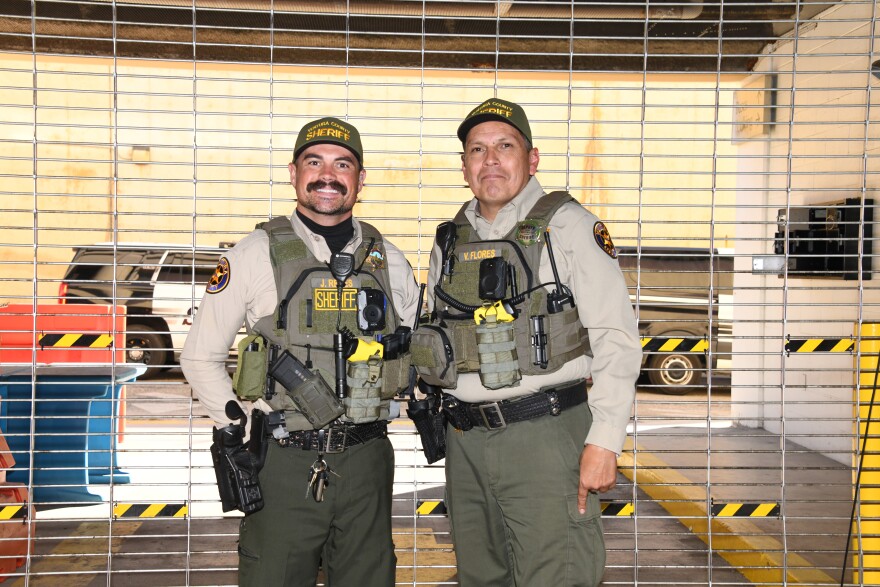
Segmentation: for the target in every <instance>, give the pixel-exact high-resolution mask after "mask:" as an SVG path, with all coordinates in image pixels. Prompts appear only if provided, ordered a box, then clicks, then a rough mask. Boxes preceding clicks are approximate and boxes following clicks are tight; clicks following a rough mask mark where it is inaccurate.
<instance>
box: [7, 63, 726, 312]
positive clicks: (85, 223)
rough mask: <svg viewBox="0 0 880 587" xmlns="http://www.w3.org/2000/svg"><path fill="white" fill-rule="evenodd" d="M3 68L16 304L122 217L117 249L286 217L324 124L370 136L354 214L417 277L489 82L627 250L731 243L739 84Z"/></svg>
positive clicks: (191, 238)
mask: <svg viewBox="0 0 880 587" xmlns="http://www.w3.org/2000/svg"><path fill="white" fill-rule="evenodd" d="M0 60H2V63H3V67H4V68H5V69H6V71H7V72H9V73H7V74H6V75H7V77H6V79H5V82H4V83H5V84H6V85H8V86H14V87H16V88H17V89H13V90H9V91H6V90H4V92H6V96H5V97H4V102H5V103H6V104H7V107H4V108H3V109H2V114H0V117H2V119H0V140H2V141H3V144H4V154H3V155H2V156H0V173H2V174H3V175H4V176H5V180H4V187H3V188H2V191H3V192H5V194H6V196H5V197H4V200H5V201H6V202H7V204H6V205H4V206H3V208H4V210H5V212H4V216H5V222H4V225H5V226H6V227H7V230H5V231H4V237H2V238H0V241H2V242H0V263H2V265H0V266H2V272H3V275H4V279H3V281H2V282H0V299H4V300H7V301H8V300H17V301H27V300H30V299H31V298H32V296H33V291H34V285H33V280H34V278H35V277H36V279H37V288H36V290H37V291H38V293H39V295H40V296H46V297H47V298H52V297H53V296H54V295H55V293H56V292H57V280H58V279H60V277H61V276H62V275H63V272H64V269H65V265H66V262H67V261H68V260H69V259H70V257H71V249H70V247H71V246H74V245H77V244H88V243H94V242H105V241H111V240H113V238H114V228H115V230H116V232H117V238H118V240H119V241H120V242H131V241H143V242H174V243H191V242H196V243H198V244H205V245H213V244H217V243H218V242H220V241H225V240H233V241H234V240H237V239H238V238H240V237H241V236H242V235H243V234H245V233H247V232H248V231H249V230H250V229H251V228H252V227H253V225H254V224H255V223H256V222H258V221H261V220H263V219H265V218H266V217H267V216H270V215H277V214H289V213H290V212H291V211H292V209H293V201H292V200H293V190H292V188H291V187H290V185H289V184H288V179H289V178H288V175H287V169H286V165H287V162H288V161H289V159H290V150H291V147H292V145H293V142H294V139H295V137H296V133H297V131H298V130H299V128H300V127H301V126H302V124H303V123H304V122H306V121H307V120H309V119H313V118H316V117H320V116H327V115H335V116H340V117H342V116H348V117H350V119H351V120H352V121H353V122H354V123H355V124H356V125H357V126H358V128H359V129H360V130H361V133H362V135H363V140H364V144H365V148H366V151H367V153H366V156H365V164H366V166H367V168H368V175H367V188H366V189H365V191H364V192H363V193H362V197H361V203H360V204H359V206H358V208H357V209H356V213H357V214H358V215H359V216H360V217H362V218H366V219H369V220H371V221H373V222H374V223H375V224H377V225H378V226H379V228H380V229H381V230H383V231H385V232H386V233H387V234H389V235H390V236H391V238H392V239H393V240H394V241H395V242H397V244H398V245H399V246H401V247H402V248H403V249H404V250H405V251H406V252H407V254H408V256H409V257H410V259H411V261H412V263H413V266H414V267H416V268H417V271H418V272H420V273H421V272H422V271H423V270H424V268H425V266H426V264H427V251H428V249H429V247H430V243H431V241H430V239H431V236H432V234H433V230H434V227H435V226H436V224H437V223H438V222H439V221H442V220H444V219H448V218H449V217H450V216H451V215H452V214H453V213H454V211H455V210H456V209H457V207H458V205H459V204H460V203H461V202H462V201H464V200H465V199H467V198H469V197H470V192H469V191H468V190H467V189H466V188H465V187H463V180H462V177H461V172H460V159H459V155H458V152H459V149H460V144H459V143H458V141H457V140H456V139H455V137H454V132H455V128H456V127H457V125H458V122H459V121H460V119H461V118H462V117H463V115H464V114H465V113H466V112H467V110H468V109H469V108H470V107H472V106H473V105H475V104H477V103H479V102H480V101H482V100H484V99H485V98H487V97H490V96H491V95H493V93H494V90H493V85H497V87H498V91H497V94H498V95H499V96H500V97H504V98H507V99H512V100H515V101H517V102H520V103H522V104H525V105H526V108H527V111H528V113H529V116H530V119H531V120H532V126H533V134H534V136H535V143H536V146H537V147H538V148H539V150H540V152H541V165H540V171H539V174H538V177H539V178H540V179H541V181H542V183H543V185H544V186H545V188H547V189H548V190H549V189H558V188H566V187H568V188H569V189H570V190H571V192H572V193H573V194H574V195H575V196H576V197H577V198H578V199H579V200H580V201H582V202H583V203H584V204H585V205H587V206H588V207H590V208H591V209H592V210H593V211H594V212H596V213H597V214H598V215H599V216H600V217H602V218H604V219H606V220H607V221H608V222H609V225H610V226H611V230H612V235H613V236H615V239H616V241H617V242H618V244H633V243H634V242H635V239H636V238H637V237H638V236H641V238H642V242H643V244H656V245H675V244H693V245H699V246H708V245H709V244H710V239H712V241H711V242H712V244H713V245H714V246H716V247H727V248H729V247H731V246H732V242H733V241H732V240H731V237H732V235H733V232H734V230H733V202H734V199H735V198H734V190H735V182H734V173H733V172H734V169H735V167H734V157H733V155H734V153H735V151H734V148H735V147H734V146H733V145H732V144H731V142H730V140H729V139H730V128H731V124H730V120H731V112H732V98H733V90H735V89H736V88H737V87H738V86H739V84H740V82H741V79H740V78H721V79H720V80H719V79H716V76H714V75H710V76H698V75H692V76H688V75H679V76H670V75H654V76H648V77H647V80H646V81H645V80H643V78H642V76H641V75H635V74H601V75H600V74H594V75H586V74H584V75H580V74H578V75H572V76H569V74H567V73H543V74H542V73H503V72H499V73H498V74H497V77H496V75H495V74H494V73H493V72H483V71H480V72H463V71H424V72H421V71H417V70H413V71H402V70H356V69H351V70H348V71H346V70H345V69H339V68H328V67H287V66H285V67H272V68H270V67H268V66H249V65H243V64H235V65H228V64H214V63H211V64H202V63H199V64H193V63H171V62H147V61H144V62H138V61H125V60H119V61H116V62H115V63H114V61H113V60H112V59H103V58H68V57H58V56H37V57H36V59H35V60H34V58H32V57H31V56H26V55H14V54H3V55H0ZM34 63H36V71H37V73H36V75H34ZM34 83H36V88H37V91H36V92H34V91H33V88H34ZM34 99H36V108H34ZM716 121H717V124H716ZM35 122H36V125H35V124H34V123H35ZM35 128H36V131H35ZM35 150H36V163H35V160H34V155H35ZM34 174H36V179H34ZM34 210H36V213H35V212H34ZM114 225H115V227H114ZM35 245H36V246H35Z"/></svg>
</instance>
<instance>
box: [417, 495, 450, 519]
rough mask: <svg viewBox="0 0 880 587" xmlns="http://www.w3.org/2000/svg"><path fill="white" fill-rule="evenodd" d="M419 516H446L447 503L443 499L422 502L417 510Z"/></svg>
mask: <svg viewBox="0 0 880 587" xmlns="http://www.w3.org/2000/svg"><path fill="white" fill-rule="evenodd" d="M416 515H417V516H430V515H435V516H439V515H446V503H445V502H444V501H443V500H442V499H431V500H425V501H420V502H419V505H418V507H417V508H416Z"/></svg>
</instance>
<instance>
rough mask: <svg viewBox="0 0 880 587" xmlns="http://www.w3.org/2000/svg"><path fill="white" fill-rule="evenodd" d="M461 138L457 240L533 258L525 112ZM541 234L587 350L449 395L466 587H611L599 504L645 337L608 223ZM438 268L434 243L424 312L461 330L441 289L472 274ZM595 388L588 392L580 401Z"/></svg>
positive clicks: (587, 217)
mask: <svg viewBox="0 0 880 587" xmlns="http://www.w3.org/2000/svg"><path fill="white" fill-rule="evenodd" d="M458 136H459V139H460V140H461V141H462V146H463V149H464V152H463V155H462V172H463V174H464V179H465V181H466V182H467V184H468V185H469V187H470V189H471V191H472V192H473V194H474V198H473V199H472V200H471V201H470V202H469V203H467V204H466V205H465V206H464V207H463V209H462V211H460V213H459V215H458V216H457V217H456V220H455V223H456V225H459V226H461V225H462V224H464V225H465V226H467V227H468V229H467V230H466V231H464V232H462V231H461V229H459V235H461V234H469V233H470V232H471V231H475V233H476V237H477V240H476V241H473V240H472V241H471V243H474V242H476V243H480V242H485V241H489V242H490V244H487V245H485V250H478V251H477V252H478V253H480V254H482V253H484V252H486V253H488V252H491V249H492V247H493V246H495V245H492V244H491V241H496V242H497V241H502V240H506V241H507V242H514V241H517V240H520V239H523V238H524V240H525V241H526V245H525V246H524V248H528V247H534V246H538V245H537V244H536V243H540V242H541V238H542V236H541V234H540V233H539V231H537V230H535V228H534V227H535V226H541V224H540V222H539V221H531V220H527V219H526V217H527V215H528V214H529V212H530V211H531V210H532V209H533V207H534V206H535V205H536V204H537V203H538V202H539V201H542V199H543V198H545V197H546V196H545V195H544V190H543V188H542V187H541V185H540V183H539V182H538V180H537V179H536V178H535V177H534V174H535V172H536V171H537V168H538V163H539V160H540V156H539V153H538V149H537V148H534V147H533V146H532V136H531V129H530V127H529V122H528V118H527V117H526V114H525V112H524V111H523V109H522V108H521V107H520V106H519V105H517V104H514V103H512V102H508V101H505V100H500V99H497V98H493V99H490V100H487V101H486V102H484V103H483V104H481V105H480V106H477V107H476V108H474V109H473V110H472V111H471V112H470V113H469V114H468V115H467V116H466V117H465V119H464V121H463V122H462V123H461V125H460V127H459V129H458ZM546 229H547V230H548V231H549V234H550V235H551V237H552V248H553V252H554V257H555V262H556V269H557V271H558V277H559V280H558V282H557V281H556V278H555V276H554V274H553V270H552V267H551V264H550V261H549V253H548V247H544V249H543V251H542V253H541V257H540V263H539V268H538V271H537V273H538V276H537V279H536V282H537V283H539V284H541V283H543V284H548V285H547V286H546V289H547V290H548V291H550V290H551V289H554V288H556V286H557V285H558V284H559V283H561V284H564V286H565V288H567V290H565V291H568V292H570V293H571V294H572V295H573V298H574V304H575V305H576V308H577V311H578V316H579V320H580V323H581V325H582V326H583V328H585V329H587V333H588V338H589V351H584V352H583V353H581V354H580V355H579V356H575V357H573V358H571V359H570V360H568V361H567V362H565V363H564V364H562V365H561V366H559V367H558V368H557V369H556V370H554V371H552V372H547V373H543V372H541V371H540V369H538V370H537V371H538V372H537V373H535V374H522V375H521V378H515V377H513V378H512V379H516V380H515V381H513V383H512V384H511V385H509V386H506V387H501V388H500V389H489V388H488V387H486V386H484V385H483V383H482V380H481V376H482V375H483V373H475V372H465V373H459V375H458V380H457V382H456V385H455V386H454V387H453V388H451V389H446V390H444V391H445V393H447V394H449V395H450V396H452V397H454V398H455V399H456V400H458V401H459V402H462V403H463V405H464V409H463V410H460V413H463V414H465V416H466V417H463V418H462V421H461V422H460V424H462V425H463V427H464V428H469V429H467V430H456V429H455V427H454V426H451V427H450V429H449V431H448V434H447V451H446V474H447V505H448V507H449V513H450V519H451V523H452V538H453V543H454V545H455V551H456V557H457V564H458V578H459V581H460V582H461V585H462V586H463V587H470V586H480V587H487V586H489V587H492V586H499V587H501V586H505V587H507V586H513V585H516V586H520V587H525V586H532V585H554V586H557V587H569V586H574V585H589V586H594V585H597V584H598V583H599V582H600V581H601V579H602V574H603V570H604V564H605V546H604V540H603V537H602V528H601V517H600V516H601V512H600V505H599V499H598V495H597V492H604V491H607V490H609V489H611V488H612V487H614V485H615V483H616V476H617V462H616V458H617V455H618V454H619V453H620V452H621V450H622V448H623V443H624V439H625V437H626V426H627V423H628V422H629V419H630V411H631V408H632V403H633V399H634V396H635V381H636V378H637V377H638V375H639V370H640V366H641V356H642V351H641V344H640V337H639V332H638V328H637V323H636V320H635V316H634V313H633V309H632V306H631V303H630V299H629V295H628V291H627V288H626V285H625V282H624V279H623V275H622V274H621V271H620V268H619V267H618V263H617V259H616V255H617V252H616V249H615V247H614V244H613V242H612V240H611V237H610V235H609V234H608V230H607V228H606V227H605V225H604V224H603V223H602V222H601V221H600V220H599V219H598V218H597V217H596V216H595V215H593V214H592V213H590V212H589V211H587V210H585V209H584V208H583V207H582V206H581V205H580V204H579V203H577V202H576V201H573V200H572V201H567V202H566V203H563V204H561V207H559V208H558V209H557V210H556V211H555V213H554V214H553V215H552V217H551V218H550V219H549V223H548V224H547V226H546ZM471 246H472V247H473V246H479V245H478V244H477V245H474V244H471ZM497 246H501V245H497ZM456 247H457V248H460V247H461V245H460V244H458V245H456ZM469 250H470V251H473V250H474V249H469ZM453 254H454V253H453ZM475 256H479V255H475ZM512 257H515V255H512ZM459 262H461V259H460V258H459ZM443 265H444V254H443V252H442V251H441V248H440V246H438V244H437V243H435V246H434V249H433V251H432V255H431V262H430V270H429V277H428V292H429V306H430V308H431V309H432V310H434V311H435V312H437V313H438V316H439V318H438V320H439V321H440V322H441V323H442V322H443V320H444V318H443V317H444V316H447V319H446V321H447V322H448V323H452V322H453V321H452V320H450V319H448V316H453V317H454V314H455V313H456V312H455V309H454V308H453V309H450V307H449V304H448V302H447V301H444V300H443V299H440V298H438V297H436V296H435V295H432V294H435V293H436V291H435V288H436V286H437V285H438V284H440V285H444V284H446V285H447V286H448V287H450V288H453V287H458V288H459V289H458V291H461V288H462V287H464V286H463V285H462V283H463V280H466V279H468V277H467V276H468V275H473V272H471V273H467V272H465V273H464V274H455V271H454V266H453V275H452V276H451V277H443V275H442V268H443ZM444 280H447V281H444ZM456 280H457V281H456ZM456 284H457V285H456ZM481 284H482V279H481ZM519 286H520V288H521V289H522V288H523V287H524V285H523V284H522V283H520V284H519ZM476 287H477V285H476V283H474V284H473V289H474V290H476ZM522 306H523V307H522V308H520V312H521V315H520V316H518V317H516V320H529V318H530V316H529V313H528V312H532V311H534V306H533V305H531V306H530V305H529V302H528V301H527V302H525V303H523V304H522ZM526 307H528V308H529V309H528V310H526V309H525V308H526ZM538 310H539V311H541V312H545V313H546V310H544V309H542V308H539V309H538ZM458 318H459V320H461V319H462V317H461V315H459V317H458ZM524 338H526V337H520V342H518V344H517V352H518V353H519V356H520V361H521V359H522V355H523V353H526V356H528V353H529V349H525V348H521V347H520V344H521V340H522V339H524ZM532 352H534V350H532ZM520 365H522V362H520ZM502 375H503V374H502ZM587 379H591V381H592V384H591V386H590V387H589V394H588V397H586V398H585V397H584V394H585V391H586V389H585V387H584V384H583V382H584V380H587ZM548 396H552V399H551V400H548V399H547V397H548ZM584 399H586V402H584ZM560 406H561V407H562V409H561V410H560V409H559V407H560ZM459 407H461V406H459ZM471 426H472V427H471Z"/></svg>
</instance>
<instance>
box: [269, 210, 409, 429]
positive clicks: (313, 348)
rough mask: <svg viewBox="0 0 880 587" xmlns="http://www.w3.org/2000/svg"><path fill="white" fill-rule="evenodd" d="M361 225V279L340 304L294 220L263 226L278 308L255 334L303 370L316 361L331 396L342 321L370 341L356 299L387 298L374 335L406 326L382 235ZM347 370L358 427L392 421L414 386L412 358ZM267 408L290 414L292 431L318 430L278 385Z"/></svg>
mask: <svg viewBox="0 0 880 587" xmlns="http://www.w3.org/2000/svg"><path fill="white" fill-rule="evenodd" d="M360 226H361V232H362V236H363V240H362V242H361V244H360V246H358V248H357V250H356V251H355V252H354V256H355V263H354V267H355V273H354V274H353V275H352V276H351V278H350V279H349V280H348V282H347V283H346V284H345V288H344V289H343V294H342V297H341V299H340V297H339V291H338V288H337V286H336V280H335V279H334V278H333V276H332V274H331V273H330V269H329V267H328V266H327V264H325V263H322V262H320V261H318V260H317V259H316V258H315V256H314V255H313V254H312V253H311V251H309V249H308V247H306V244H305V243H304V242H303V241H302V240H301V239H300V238H299V237H298V236H297V235H296V233H295V232H294V230H293V227H292V226H291V224H290V218H288V217H286V216H281V217H277V218H273V219H272V220H270V221H268V222H264V223H261V224H258V225H257V228H260V229H262V230H264V231H266V233H267V234H268V235H269V254H270V259H271V262H272V270H273V272H274V274H275V284H276V287H277V291H278V306H277V308H276V310H275V313H274V314H273V315H271V316H265V317H263V318H261V319H260V320H258V321H257V323H256V324H254V326H253V331H254V332H256V333H258V334H261V335H262V336H264V337H265V338H266V339H267V340H269V341H270V342H271V343H273V344H276V345H278V346H280V347H281V350H285V349H286V350H288V351H289V352H290V353H291V354H292V355H294V356H295V357H296V358H298V359H299V360H300V361H301V362H302V363H304V364H307V365H308V363H307V361H310V362H311V365H312V371H313V372H317V373H319V374H320V375H321V376H322V377H323V378H324V380H325V381H326V382H327V384H328V385H329V386H330V388H331V389H335V362H334V353H333V334H334V333H336V332H337V320H338V321H339V324H338V326H339V327H340V328H343V327H344V328H347V329H348V330H349V331H351V333H353V334H355V335H357V336H358V337H359V338H361V339H362V340H365V341H368V340H370V339H369V338H367V337H366V336H365V335H364V334H363V333H362V332H360V331H359V329H358V323H357V293H358V291H359V290H360V289H361V288H363V287H369V288H373V289H378V290H381V291H382V292H383V293H384V294H385V300H386V306H385V328H384V329H383V330H381V331H375V332H374V334H377V335H386V334H390V333H393V332H394V330H395V329H396V328H397V327H398V326H399V325H400V317H399V316H398V315H397V311H396V309H395V308H394V304H393V298H392V293H391V283H390V279H389V274H388V261H387V258H386V251H385V246H384V242H383V240H382V235H381V234H379V231H377V230H376V229H375V228H374V227H373V226H371V225H369V224H367V223H365V222H361V223H360ZM340 305H341V308H342V310H341V312H340V310H339V308H340ZM361 363H362V364H361ZM367 363H369V364H367ZM347 366H348V381H347V383H348V396H347V397H346V398H345V399H344V400H343V404H344V405H345V408H346V413H345V416H344V417H343V419H344V420H347V421H352V422H355V423H363V422H372V421H375V420H380V419H387V418H388V417H389V406H390V400H391V398H393V397H394V396H395V395H396V394H397V393H398V392H399V391H401V390H402V389H405V388H406V385H407V383H408V380H409V366H410V361H409V355H408V354H406V355H401V356H400V357H398V358H397V359H394V360H390V361H384V360H380V359H378V358H376V359H371V360H370V361H369V362H366V361H364V362H360V363H352V362H348V361H347ZM266 402H267V403H268V404H269V405H270V406H271V407H272V409H273V410H283V411H284V412H285V417H286V419H287V427H288V428H289V429H290V430H307V429H310V428H311V427H312V426H311V425H310V424H309V423H308V420H306V418H305V416H303V415H302V414H301V413H299V411H298V410H297V409H296V406H295V405H294V403H293V400H292V399H291V398H290V397H289V396H288V395H287V394H286V393H285V389H284V388H283V387H281V386H280V385H276V386H275V394H274V395H273V397H272V398H271V399H267V400H266Z"/></svg>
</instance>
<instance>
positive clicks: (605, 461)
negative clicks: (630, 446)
mask: <svg viewBox="0 0 880 587" xmlns="http://www.w3.org/2000/svg"><path fill="white" fill-rule="evenodd" d="M615 485H617V455H616V454H615V453H614V452H613V451H610V450H608V449H606V448H602V447H601V446H596V445H595V444H588V445H586V446H584V450H583V451H582V452H581V482H580V485H579V486H578V500H577V503H578V511H579V512H580V513H582V514H583V513H585V512H586V511H587V495H588V494H589V493H591V492H597V493H604V492H606V491H608V490H609V489H612V488H613V487H614V486H615Z"/></svg>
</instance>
